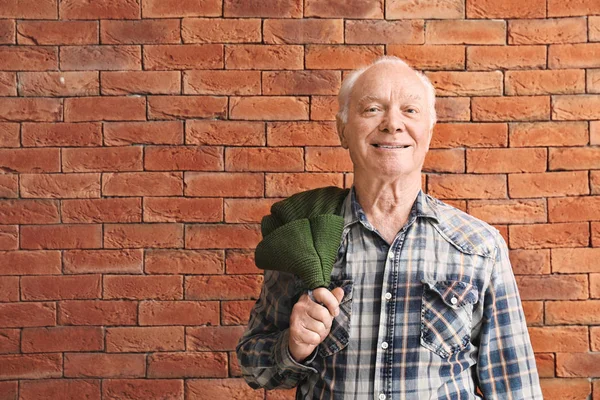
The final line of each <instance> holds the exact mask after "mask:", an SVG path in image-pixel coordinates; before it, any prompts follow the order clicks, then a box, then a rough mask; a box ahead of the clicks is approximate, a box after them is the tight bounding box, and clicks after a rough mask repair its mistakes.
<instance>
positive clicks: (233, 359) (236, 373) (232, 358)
mask: <svg viewBox="0 0 600 400" xmlns="http://www.w3.org/2000/svg"><path fill="white" fill-rule="evenodd" d="M228 355H229V376H230V377H241V376H242V368H241V367H240V364H239V362H238V359H237V355H236V354H235V352H233V351H232V352H229V353H228ZM280 391H281V390H280V389H279V390H278V389H274V390H270V392H271V393H279V392H280ZM291 391H293V392H294V393H295V392H296V389H291ZM266 394H267V398H268V399H270V398H271V397H269V394H268V392H267V393H266ZM290 399H292V400H293V397H290Z"/></svg>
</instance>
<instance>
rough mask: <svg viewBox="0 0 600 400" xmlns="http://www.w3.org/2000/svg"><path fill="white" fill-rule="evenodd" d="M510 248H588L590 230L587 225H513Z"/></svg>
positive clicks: (510, 232) (510, 229) (511, 227)
mask: <svg viewBox="0 0 600 400" xmlns="http://www.w3.org/2000/svg"><path fill="white" fill-rule="evenodd" d="M509 234H510V247H511V248H514V249H518V248H526V249H539V248H551V247H583V246H587V244H588V242H589V237H590V230H589V226H588V224H587V223H556V224H535V225H511V226H510V227H509Z"/></svg>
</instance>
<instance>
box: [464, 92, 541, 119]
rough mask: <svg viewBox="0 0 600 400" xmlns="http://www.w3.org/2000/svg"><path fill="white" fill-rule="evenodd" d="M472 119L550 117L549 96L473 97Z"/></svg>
mask: <svg viewBox="0 0 600 400" xmlns="http://www.w3.org/2000/svg"><path fill="white" fill-rule="evenodd" d="M472 109H473V120H474V121H535V120H544V119H549V118H550V97H549V96H521V97H474V98H473V100H472Z"/></svg>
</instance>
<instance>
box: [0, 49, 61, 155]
mask: <svg viewBox="0 0 600 400" xmlns="http://www.w3.org/2000/svg"><path fill="white" fill-rule="evenodd" d="M0 59H1V57H0ZM61 116H62V101H61V99H51V98H20V97H4V98H0V121H15V122H29V121H32V122H57V121H60V119H61ZM22 152H23V153H25V152H24V151H22Z"/></svg>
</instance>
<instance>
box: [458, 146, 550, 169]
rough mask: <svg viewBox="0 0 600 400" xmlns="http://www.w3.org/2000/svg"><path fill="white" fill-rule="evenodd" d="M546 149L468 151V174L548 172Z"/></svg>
mask: <svg viewBox="0 0 600 400" xmlns="http://www.w3.org/2000/svg"><path fill="white" fill-rule="evenodd" d="M546 162H547V160H546V149H544V148H520V149H518V148H507V149H468V150H467V172H472V173H511V172H512V173H514V172H544V171H546Z"/></svg>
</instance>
